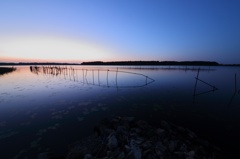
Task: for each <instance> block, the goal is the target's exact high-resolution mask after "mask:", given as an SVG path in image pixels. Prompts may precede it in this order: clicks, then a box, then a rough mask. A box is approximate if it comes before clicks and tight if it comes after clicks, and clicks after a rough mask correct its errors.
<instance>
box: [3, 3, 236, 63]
mask: <svg viewBox="0 0 240 159" xmlns="http://www.w3.org/2000/svg"><path fill="white" fill-rule="evenodd" d="M26 38H27V39H28V40H26ZM39 39H41V40H39ZM29 41H30V42H29ZM46 45H49V46H46ZM68 48H69V50H68ZM40 54H41V55H40ZM57 57H58V58H57ZM11 59H12V60H16V59H18V60H24V59H27V60H49V61H53V60H63V61H64V60H66V61H71V60H72V61H74V60H75V61H86V60H88V61H89V60H90V61H91V60H103V61H109V60H110V61H111V60H114V61H117V60H159V61H164V60H176V61H184V60H209V61H217V62H220V63H240V1H239V0H0V61H4V60H6V61H7V60H8V61H9V60H10V61H11Z"/></svg>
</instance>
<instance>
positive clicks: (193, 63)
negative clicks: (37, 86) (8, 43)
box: [0, 61, 240, 66]
mask: <svg viewBox="0 0 240 159" xmlns="http://www.w3.org/2000/svg"><path fill="white" fill-rule="evenodd" d="M14 65H28V66H29V65H145V66H153V65H159V66H164V65H186V66H240V64H219V63H217V62H215V61H112V62H103V61H93V62H82V63H81V64H80V63H57V62H19V63H4V62H2V63H1V62H0V66H14Z"/></svg>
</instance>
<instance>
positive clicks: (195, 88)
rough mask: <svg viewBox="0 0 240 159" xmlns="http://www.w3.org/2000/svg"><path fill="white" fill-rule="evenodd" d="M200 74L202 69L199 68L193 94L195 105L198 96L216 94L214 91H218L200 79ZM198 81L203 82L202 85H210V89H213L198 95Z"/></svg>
mask: <svg viewBox="0 0 240 159" xmlns="http://www.w3.org/2000/svg"><path fill="white" fill-rule="evenodd" d="M199 73H200V68H198V72H197V77H195V79H196V82H195V86H194V93H193V96H194V99H193V100H194V101H193V102H194V103H195V97H196V96H198V95H203V94H206V93H210V92H214V91H216V90H218V89H217V88H216V87H215V86H213V85H211V84H209V83H207V82H205V81H203V80H201V79H199ZM198 81H200V82H202V83H203V84H205V85H208V86H209V87H212V89H210V90H208V91H204V92H200V93H196V91H197V84H198Z"/></svg>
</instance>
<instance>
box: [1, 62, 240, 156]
mask: <svg viewBox="0 0 240 159" xmlns="http://www.w3.org/2000/svg"><path fill="white" fill-rule="evenodd" d="M54 68H55V69H54ZM59 68H61V69H59ZM198 68H199V67H196V66H195V67H192V66H191V67H189V66H188V67H185V66H184V67H183V66H164V67H163V66H159V67H157V66H155V67H150V66H149V67H147V66H144V67H141V66H131V67H129V66H121V67H120V66H118V67H117V66H114V67H113V66H101V67H98V66H88V67H83V66H60V67H59V66H57V67H55V66H52V69H51V67H46V66H45V68H44V69H43V68H42V67H40V68H35V67H31V68H30V67H29V66H19V67H17V70H16V71H14V72H12V73H9V74H5V75H2V76H0V147H1V153H0V157H1V158H14V157H15V158H24V157H28V158H36V156H37V155H38V154H40V153H43V152H50V153H53V154H58V155H65V154H66V153H67V151H68V148H69V146H70V145H71V144H73V143H74V142H76V141H77V140H79V139H81V138H83V137H86V136H87V135H89V134H90V133H92V132H93V126H94V125H96V124H98V123H99V122H100V121H101V120H102V119H103V118H106V117H109V118H110V117H113V116H134V117H136V118H139V119H144V120H147V121H148V122H149V123H151V124H153V125H156V126H157V125H158V121H159V120H160V119H165V120H168V121H170V122H172V123H175V124H177V125H181V126H184V127H187V128H189V129H191V130H193V131H194V132H195V133H196V134H197V135H198V136H200V137H202V138H204V139H207V140H208V141H209V142H210V143H213V144H216V145H217V146H219V147H220V148H222V149H224V150H227V151H231V152H232V151H233V152H234V151H237V150H240V149H239V148H238V143H239V141H240V138H239V133H240V124H239V122H240V115H239V114H240V94H239V89H240V68H239V67H200V71H199V75H198V78H199V79H200V80H202V81H204V82H205V83H204V82H202V81H200V80H197V82H196V78H195V77H196V76H197V74H198ZM59 70H61V71H59ZM235 75H236V86H235ZM206 83H207V84H206ZM209 85H210V86H209ZM212 86H215V87H216V88H217V89H213V87H212Z"/></svg>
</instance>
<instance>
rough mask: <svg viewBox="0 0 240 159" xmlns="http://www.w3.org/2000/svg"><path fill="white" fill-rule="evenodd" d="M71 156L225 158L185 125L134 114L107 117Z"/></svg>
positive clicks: (100, 158)
mask: <svg viewBox="0 0 240 159" xmlns="http://www.w3.org/2000/svg"><path fill="white" fill-rule="evenodd" d="M94 132H95V135H92V136H89V137H88V138H85V139H82V140H81V141H79V143H78V144H75V146H74V147H73V148H72V149H71V151H70V152H69V153H68V155H67V159H78V158H84V159H91V158H94V159H158V158H162V159H168V158H172V159H175V158H177V159H186V158H188V159H193V158H194V159H202V158H211V159H221V158H224V156H223V155H222V153H221V151H220V149H218V148H216V147H214V146H212V145H211V144H209V143H208V142H207V141H205V140H201V139H200V138H198V137H197V135H196V134H195V133H194V132H192V131H190V130H188V129H186V128H183V127H179V126H175V125H174V124H171V123H168V122H167V121H161V122H160V126H158V127H157V128H154V127H152V126H151V125H150V124H148V123H147V122H146V121H143V120H135V118H133V117H115V118H113V119H110V120H109V119H104V120H103V121H102V122H101V124H100V125H98V126H95V127H94Z"/></svg>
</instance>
